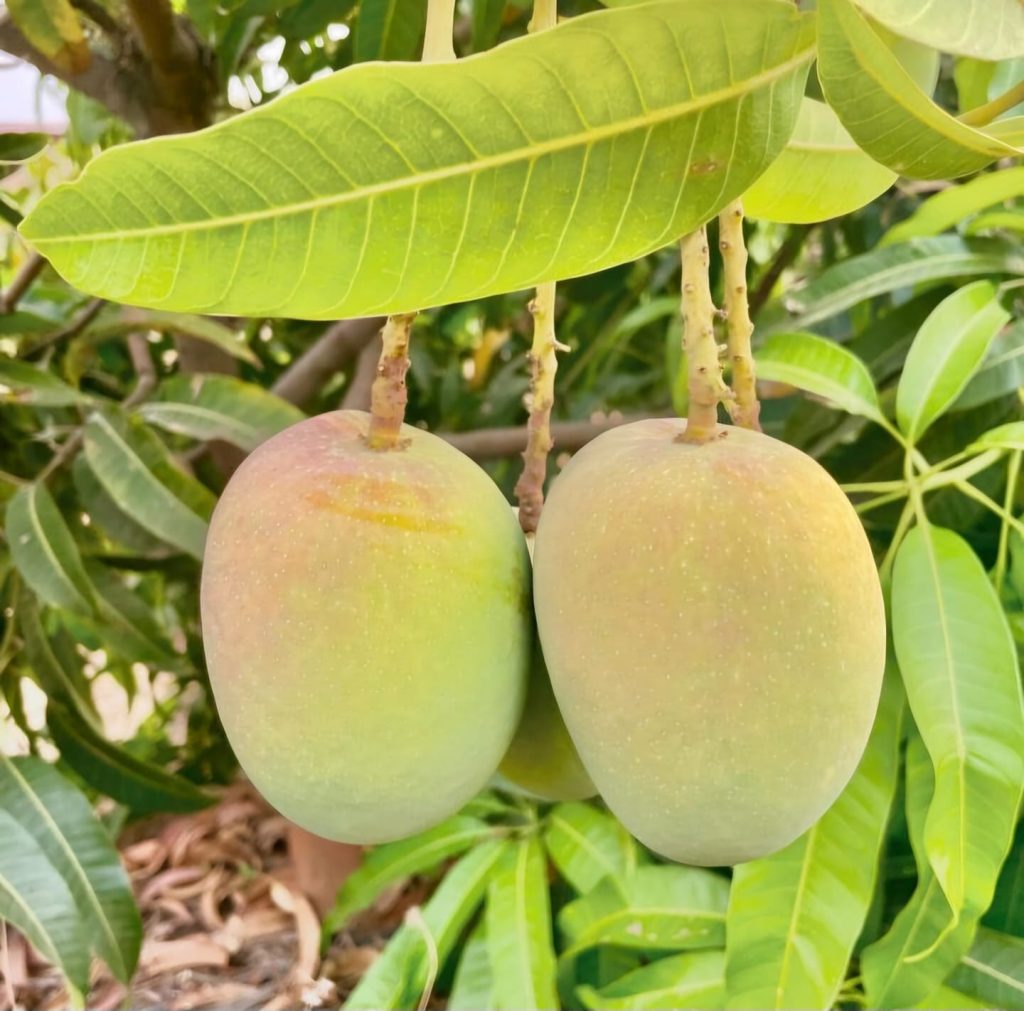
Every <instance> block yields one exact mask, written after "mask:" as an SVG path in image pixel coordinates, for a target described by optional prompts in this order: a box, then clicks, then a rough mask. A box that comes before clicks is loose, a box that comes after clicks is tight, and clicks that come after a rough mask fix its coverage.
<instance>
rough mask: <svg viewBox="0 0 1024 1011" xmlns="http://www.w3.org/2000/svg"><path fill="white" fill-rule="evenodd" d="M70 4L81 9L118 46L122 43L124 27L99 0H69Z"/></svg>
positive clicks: (124, 33)
mask: <svg viewBox="0 0 1024 1011" xmlns="http://www.w3.org/2000/svg"><path fill="white" fill-rule="evenodd" d="M71 6H72V7H74V8H75V9H76V10H79V11H81V12H82V13H83V14H84V15H85V16H86V17H87V18H88V19H89V20H90V21H91V22H92V23H93V24H94V25H96V26H97V27H98V28H101V29H102V30H103V31H104V32H105V33H106V34H107V35H108V36H109V37H110V38H111V39H113V40H114V41H115V42H116V43H118V45H119V46H121V45H123V44H124V40H125V35H126V32H125V27H124V25H122V24H121V23H120V22H119V21H118V20H117V19H116V18H115V17H114V16H113V15H112V14H111V13H110V11H108V10H107V9H106V7H104V6H103V4H101V3H100V2H99V0H71Z"/></svg>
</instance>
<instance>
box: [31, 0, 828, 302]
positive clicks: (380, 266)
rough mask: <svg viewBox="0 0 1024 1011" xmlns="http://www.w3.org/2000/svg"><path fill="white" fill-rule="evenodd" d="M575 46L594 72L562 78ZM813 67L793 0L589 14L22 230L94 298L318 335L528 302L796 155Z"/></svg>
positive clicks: (143, 168)
mask: <svg viewBox="0 0 1024 1011" xmlns="http://www.w3.org/2000/svg"><path fill="white" fill-rule="evenodd" d="M566 52H571V53H572V54H573V61H574V65H577V66H589V67H593V68H597V67H600V68H601V72H600V73H592V74H586V75H582V76H580V75H575V76H574V75H568V74H566V73H565V71H564V69H563V67H564V54H565V53H566ZM812 56H813V19H812V18H810V16H807V15H800V14H798V13H797V12H796V10H795V9H794V8H793V6H792V4H789V3H785V2H782V0H760V2H758V3H755V4H751V3H749V2H748V0H691V2H688V3H685V4H680V3H676V2H675V0H662V2H657V3H652V4H647V5H644V6H642V7H636V8H622V9H618V10H609V11H598V12H596V13H593V14H588V15H585V16H583V17H579V18H573V19H571V20H569V21H567V22H565V23H563V24H561V25H559V26H558V27H556V28H553V29H551V30H550V31H546V32H540V33H537V34H535V35H532V36H529V37H523V38H520V39H516V40H514V41H512V42H509V43H507V44H505V45H502V46H499V47H497V48H496V49H493V50H490V51H488V52H486V53H482V54H480V55H479V56H475V57H472V58H470V59H466V60H461V61H458V62H457V63H452V64H430V65H413V64H373V63H371V64H360V65H358V66H354V67H350V68H348V69H346V70H344V71H342V72H340V73H338V74H335V75H333V76H331V77H328V78H325V79H323V80H318V81H313V82H310V83H309V84H306V85H304V86H303V87H301V88H299V89H297V90H296V91H294V92H292V93H290V94H288V95H285V96H284V97H282V98H280V99H278V100H277V101H275V102H273V103H271V104H270V105H268V106H266V107H263V108H259V109H256V110H254V111H252V112H250V113H247V114H245V115H242V116H237V117H235V118H233V119H230V120H228V121H226V122H225V123H223V124H220V125H218V126H216V127H213V128H212V129H210V130H206V131H202V132H200V133H197V134H192V135H189V136H187V137H174V138H158V139H156V140H150V141H145V142H144V143H143V144H140V145H126V146H122V147H118V148H114V149H111V150H109V151H107V152H105V153H104V154H103V155H101V156H100V157H99V158H97V159H95V160H94V161H92V162H91V163H90V164H89V165H88V167H87V168H86V170H85V172H84V173H83V174H82V176H81V177H80V178H79V179H78V180H77V181H76V182H74V183H71V184H66V185H63V186H59V187H57V188H56V189H54V190H53V191H52V192H51V193H49V194H48V195H47V196H46V197H45V198H44V199H43V200H42V201H41V202H40V203H39V204H38V205H37V206H36V207H35V209H34V210H33V211H32V212H31V213H30V214H29V215H28V217H26V219H25V221H24V222H23V223H22V225H21V231H22V234H23V235H24V236H25V238H26V239H28V240H29V241H30V242H31V243H32V244H33V245H34V246H35V247H36V248H37V249H38V250H39V251H40V252H42V253H43V254H44V255H46V256H47V258H48V259H49V260H50V262H51V263H52V264H53V265H54V266H55V267H56V268H57V269H58V270H59V271H60V272H61V273H62V274H63V275H64V276H65V277H66V278H67V279H68V280H69V281H70V282H71V283H72V284H74V285H75V286H76V287H77V288H79V289H81V290H83V291H88V292H90V293H93V294H98V295H103V296H105V297H108V298H112V299H115V300H119V301H125V302H130V303H132V304H136V305H144V306H156V307H162V308H166V309H173V310H181V311H196V312H200V311H201V312H219V313H240V314H247V315H282V316H293V317H304V318H318V319H324V318H334V317H339V316H357V315H373V314H377V313H385V312H398V311H408V310H413V309H418V308H420V307H422V306H427V305H435V304H439V303H444V302H450V301H456V300H462V299H470V298H478V297H481V296H484V295H487V294H491V293H495V292H501V291H510V290H517V289H520V288H525V287H529V286H532V285H534V284H535V283H537V282H538V281H545V280H553V279H557V278H563V277H571V276H575V275H579V274H584V273H588V272H591V271H596V270H600V269H602V268H605V267H609V266H611V265H613V264H615V263H621V262H624V261H628V260H632V259H634V258H636V257H638V256H641V255H643V254H644V253H647V252H650V251H652V250H654V249H657V248H658V247H660V246H662V245H664V244H666V243H668V242H670V241H671V240H673V239H675V238H677V237H678V236H679V235H681V234H683V233H685V232H687V231H689V230H691V229H692V228H694V227H695V226H696V225H698V224H700V223H701V222H703V221H705V220H706V219H707V218H709V217H710V216H712V215H713V214H714V213H715V212H716V211H717V210H719V209H720V208H721V207H722V206H724V204H725V203H727V202H728V201H729V200H731V199H732V198H734V197H737V196H739V195H740V194H741V193H742V192H743V191H744V190H745V189H747V188H748V187H749V186H750V184H751V183H752V182H753V181H754V180H755V179H756V178H757V177H758V176H759V175H760V174H761V172H763V171H764V169H766V168H767V167H768V165H769V164H770V163H771V162H772V161H773V160H774V158H775V156H776V155H777V154H778V152H779V151H780V150H781V149H782V147H783V145H784V144H785V143H786V141H787V140H788V139H789V135H790V134H791V132H792V128H793V123H794V121H795V117H796V112H797V108H798V106H799V101H800V97H801V96H802V94H803V87H804V80H805V77H806V72H807V66H808V63H809V61H810V59H811V58H812ZM280 151H287V152H288V156H287V161H282V159H281V157H280V156H279V155H277V154H275V153H274V152H280ZM293 164H294V165H299V164H301V166H302V170H301V172H299V171H296V170H295V169H294V168H292V167H291V166H292V165H293ZM612 195H616V196H615V198H614V199H613V198H612Z"/></svg>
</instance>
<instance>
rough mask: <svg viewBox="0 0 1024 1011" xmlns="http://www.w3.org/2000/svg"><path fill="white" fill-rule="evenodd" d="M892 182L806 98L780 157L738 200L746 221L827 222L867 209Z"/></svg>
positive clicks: (827, 112)
mask: <svg viewBox="0 0 1024 1011" xmlns="http://www.w3.org/2000/svg"><path fill="white" fill-rule="evenodd" d="M895 181H896V173H895V172H893V171H892V169H888V168H886V167H885V166H884V165H879V164H878V162H876V161H875V160H874V159H873V158H872V157H870V155H866V154H865V153H864V152H863V151H862V150H861V149H860V148H859V147H858V146H857V145H856V144H855V143H854V140H853V138H852V137H851V136H850V134H849V133H848V132H847V130H846V128H845V127H844V126H843V124H842V123H840V122H839V117H838V116H837V115H836V114H835V113H834V112H833V111H832V110H831V109H830V108H829V107H828V106H827V105H825V103H824V102H818V101H816V100H815V99H813V98H805V99H804V100H803V102H801V104H800V112H799V113H798V115H797V118H796V127H795V128H794V130H793V136H792V137H791V138H790V140H789V143H788V144H787V145H786V146H785V147H784V148H783V150H782V154H780V155H779V157H778V158H776V159H775V161H773V162H772V164H771V165H770V166H769V167H768V170H767V171H766V172H765V173H764V175H762V176H761V178H760V179H758V180H757V182H755V183H754V185H753V186H751V187H750V189H749V190H747V192H746V193H744V194H743V207H744V210H745V211H746V212H747V216H748V217H751V218H763V219H764V220H766V221H782V222H787V223H794V224H798V223H809V222H815V221H827V220H828V219H829V218H837V217H839V216H840V215H842V214H849V213H850V212H851V211H855V210H857V209H858V208H859V207H863V206H864V205H865V204H868V203H870V202H871V201H872V200H874V199H875V197H877V196H878V195H879V194H880V193H884V192H885V190H887V189H888V188H889V187H890V186H891V185H892V184H893V183H894V182H895Z"/></svg>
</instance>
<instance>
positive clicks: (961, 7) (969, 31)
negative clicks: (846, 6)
mask: <svg viewBox="0 0 1024 1011" xmlns="http://www.w3.org/2000/svg"><path fill="white" fill-rule="evenodd" d="M856 2H857V6H858V7H860V9H861V10H863V11H865V12H866V13H868V14H870V15H871V16H872V17H873V18H874V19H875V20H876V21H881V22H882V24H884V25H886V26H887V27H888V28H891V29H892V30H893V31H894V32H896V33H897V34H898V35H904V36H906V37H907V38H911V39H914V40H915V41H917V42H922V43H924V45H926V46H931V47H932V48H933V49H938V50H940V51H941V52H944V53H959V54H961V55H963V56H975V57H977V58H978V59H981V60H1008V59H1010V58H1011V57H1014V56H1024V8H1022V7H1021V5H1020V3H1019V2H1018V0H856Z"/></svg>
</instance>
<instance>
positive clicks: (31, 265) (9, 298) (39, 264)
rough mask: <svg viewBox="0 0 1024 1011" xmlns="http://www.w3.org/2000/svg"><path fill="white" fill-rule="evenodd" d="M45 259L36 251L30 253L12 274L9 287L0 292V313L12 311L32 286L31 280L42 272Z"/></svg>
mask: <svg viewBox="0 0 1024 1011" xmlns="http://www.w3.org/2000/svg"><path fill="white" fill-rule="evenodd" d="M45 266H46V260H44V259H43V257H41V256H40V255H39V254H38V253H30V254H29V256H28V258H27V259H26V260H25V262H24V263H23V264H22V265H21V270H19V271H18V273H17V274H15V275H14V278H13V279H12V280H11V285H10V287H9V288H8V289H7V290H6V291H4V292H0V314H3V313H8V312H14V310H15V309H17V308H18V303H19V302H20V301H21V299H22V296H24V294H25V292H26V291H28V289H29V288H30V287H31V286H32V282H33V281H34V280H35V279H36V278H37V277H38V276H39V275H40V273H42V270H43V268H44V267H45Z"/></svg>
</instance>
